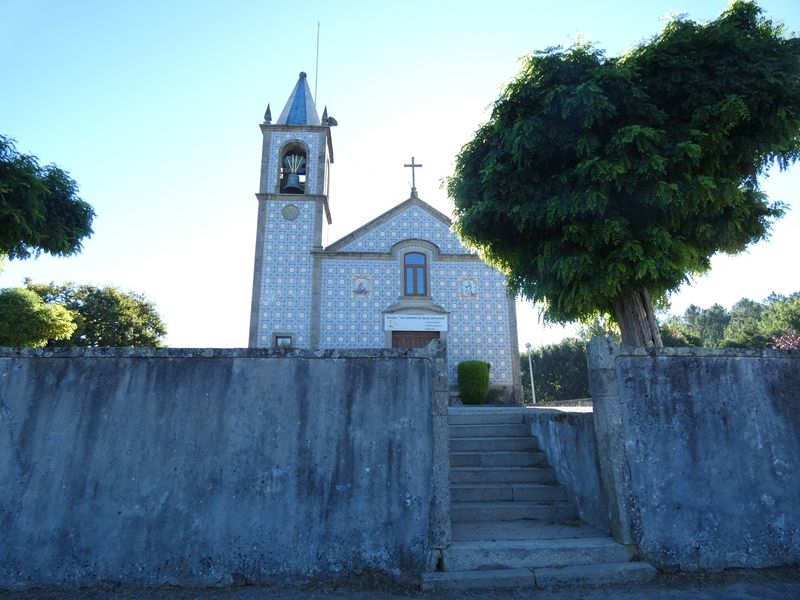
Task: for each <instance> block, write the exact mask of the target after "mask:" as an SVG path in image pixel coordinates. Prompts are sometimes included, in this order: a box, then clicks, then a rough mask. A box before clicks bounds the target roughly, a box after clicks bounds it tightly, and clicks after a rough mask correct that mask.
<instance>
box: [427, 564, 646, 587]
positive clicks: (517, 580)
mask: <svg viewBox="0 0 800 600" xmlns="http://www.w3.org/2000/svg"><path fill="white" fill-rule="evenodd" d="M655 575H656V570H655V569H654V568H653V567H651V566H650V565H648V564H647V563H642V562H625V563H610V564H599V565H571V566H567V567H545V568H543V569H492V570H483V571H445V572H443V573H424V574H423V576H422V589H423V591H435V590H470V589H489V588H491V589H509V588H527V589H532V588H538V589H546V588H557V587H570V586H577V585H613V584H624V583H644V582H647V581H650V580H652V579H653V578H654V577H655Z"/></svg>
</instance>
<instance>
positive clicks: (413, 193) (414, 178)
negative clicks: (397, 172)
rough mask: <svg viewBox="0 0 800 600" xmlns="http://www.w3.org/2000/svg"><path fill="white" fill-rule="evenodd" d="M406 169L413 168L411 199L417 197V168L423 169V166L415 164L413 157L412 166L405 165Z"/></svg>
mask: <svg viewBox="0 0 800 600" xmlns="http://www.w3.org/2000/svg"><path fill="white" fill-rule="evenodd" d="M403 166H404V167H411V197H412V198H416V197H417V167H421V166H422V165H421V164H420V165H418V164H416V163H415V162H414V157H413V156H412V157H411V164H410V165H403Z"/></svg>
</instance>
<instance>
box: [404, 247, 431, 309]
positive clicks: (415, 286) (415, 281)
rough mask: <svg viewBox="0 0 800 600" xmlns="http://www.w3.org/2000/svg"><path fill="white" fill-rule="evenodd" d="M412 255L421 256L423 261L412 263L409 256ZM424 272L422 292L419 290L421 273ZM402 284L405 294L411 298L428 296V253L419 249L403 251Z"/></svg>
mask: <svg viewBox="0 0 800 600" xmlns="http://www.w3.org/2000/svg"><path fill="white" fill-rule="evenodd" d="M411 255H416V256H421V257H422V263H421V264H420V263H410V262H409V261H408V257H409V256H411ZM409 273H410V274H411V286H410V288H411V291H410V292H409V285H408V283H409V281H408V277H409ZM420 273H421V274H422V292H420V290H419V283H420V279H419V275H420ZM402 286H403V288H402V289H403V296H405V297H410V298H426V297H428V296H429V293H428V290H429V288H430V286H429V282H428V255H427V254H425V253H424V252H420V251H419V250H409V251H408V252H404V253H403V271H402Z"/></svg>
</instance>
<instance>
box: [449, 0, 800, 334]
mask: <svg viewBox="0 0 800 600" xmlns="http://www.w3.org/2000/svg"><path fill="white" fill-rule="evenodd" d="M799 151H800V40H798V39H795V38H787V37H786V36H785V35H784V32H783V30H782V28H781V27H779V26H776V25H775V24H773V23H772V22H771V21H769V20H767V19H765V18H764V17H763V15H762V13H761V10H760V9H759V8H758V7H757V6H756V5H755V4H752V3H750V2H743V1H737V2H734V3H733V4H732V5H731V6H730V8H729V9H728V10H727V11H725V12H724V13H723V14H722V15H721V16H720V17H719V18H718V19H717V20H715V21H712V22H710V23H708V24H698V23H694V22H692V21H688V20H675V21H673V22H671V23H669V24H668V25H667V26H666V28H665V29H664V30H663V31H662V32H661V34H660V35H658V36H657V37H656V38H654V39H653V40H651V41H650V42H648V43H645V44H642V45H641V46H639V47H638V48H636V49H635V50H634V51H632V52H631V53H630V54H628V55H626V56H623V57H620V58H606V57H604V56H603V54H602V52H600V51H598V50H595V49H593V48H591V47H587V46H576V47H573V48H571V49H569V50H565V51H564V50H560V49H555V50H548V51H545V52H542V53H538V54H535V55H533V56H531V57H529V58H528V59H527V60H526V61H525V64H524V67H523V69H522V71H521V73H520V74H519V76H518V77H517V78H516V79H515V80H514V81H512V82H511V83H510V84H509V85H508V86H507V88H506V89H505V91H504V92H503V93H502V95H501V97H500V98H499V99H498V101H497V102H496V104H495V106H494V110H493V111H492V116H491V119H490V120H489V122H488V123H486V124H485V125H483V126H482V127H481V128H480V129H479V130H478V131H477V132H476V134H475V137H474V139H473V140H472V141H470V142H469V143H468V144H466V145H465V146H464V148H463V149H462V151H461V153H460V154H459V156H458V158H457V161H456V170H455V173H454V175H453V176H452V177H451V178H450V179H449V180H448V183H447V189H448V193H449V195H450V196H451V198H452V199H453V200H454V201H455V205H456V229H457V231H458V233H459V234H460V235H461V236H462V238H463V239H464V240H465V241H466V242H467V243H469V244H470V245H472V246H474V247H476V248H477V249H478V250H479V251H480V252H481V254H482V256H483V257H484V258H485V259H487V260H488V261H489V262H490V263H492V264H493V265H495V266H497V267H498V268H500V269H501V270H502V271H503V272H504V273H505V274H506V276H507V278H508V283H509V286H510V288H511V290H512V291H514V292H516V293H518V294H521V295H522V296H524V297H526V298H528V299H530V300H533V301H540V302H544V303H545V306H546V309H545V317H546V318H547V319H548V320H550V321H555V322H564V321H572V320H578V319H587V318H591V316H592V315H593V314H596V313H597V312H605V313H609V314H611V315H613V316H614V317H615V318H616V320H617V321H618V323H619V324H620V328H621V331H622V337H623V341H624V342H625V343H627V344H632V345H661V339H660V336H659V332H658V325H657V323H656V319H655V316H654V313H653V306H652V299H653V298H658V297H662V296H664V295H665V294H666V293H667V292H669V291H671V290H675V289H677V288H678V287H679V286H680V285H681V284H682V283H683V282H685V281H686V279H687V277H689V276H690V275H692V274H697V273H701V272H703V271H706V270H708V268H709V266H710V259H711V256H712V255H713V254H714V253H716V252H727V253H735V252H739V251H741V250H743V249H744V248H745V247H746V246H747V245H748V244H750V243H752V242H755V241H757V240H759V239H762V238H763V237H764V236H765V235H766V233H767V231H768V228H769V225H770V222H771V221H772V220H773V219H775V218H777V217H779V216H780V215H781V214H782V207H781V206H780V205H777V204H772V203H770V202H769V201H768V199H767V198H766V197H765V195H764V194H763V193H762V192H761V191H760V189H759V184H758V180H757V177H758V175H760V174H763V173H764V171H765V170H766V169H767V168H768V167H769V166H770V165H771V164H772V163H773V162H776V161H777V163H778V165H779V166H781V167H785V166H786V165H788V164H789V163H790V162H792V161H794V160H796V158H797V157H798V153H799Z"/></svg>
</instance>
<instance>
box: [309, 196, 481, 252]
mask: <svg viewBox="0 0 800 600" xmlns="http://www.w3.org/2000/svg"><path fill="white" fill-rule="evenodd" d="M452 225H453V223H452V221H451V220H450V219H449V218H448V217H447V216H446V215H444V214H443V213H441V212H439V211H438V210H436V209H435V208H433V207H432V206H431V205H430V204H428V203H427V202H424V201H423V200H420V199H419V198H418V197H411V198H409V199H408V200H406V201H405V202H401V203H400V204H398V205H397V206H395V207H394V208H392V209H390V210H388V211H386V212H385V213H383V214H382V215H380V216H378V217H376V218H374V219H372V220H371V221H370V222H368V223H366V224H364V225H362V226H361V227H359V228H358V229H356V230H355V231H353V232H352V233H350V234H348V235H346V236H344V237H343V238H341V239H340V240H337V241H336V242H334V243H332V244H331V245H330V246H328V247H327V248H325V252H326V253H327V252H331V253H334V252H389V251H390V250H391V247H392V246H393V245H394V244H396V243H397V242H400V241H404V240H413V239H418V240H424V241H427V242H430V243H432V244H435V245H436V246H437V247H438V248H439V251H440V252H443V253H446V254H474V253H473V252H470V251H469V250H467V249H466V248H465V247H464V245H463V244H462V243H461V241H460V240H459V239H458V236H456V234H455V233H453V230H452Z"/></svg>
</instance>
